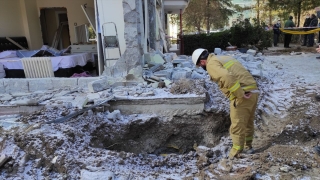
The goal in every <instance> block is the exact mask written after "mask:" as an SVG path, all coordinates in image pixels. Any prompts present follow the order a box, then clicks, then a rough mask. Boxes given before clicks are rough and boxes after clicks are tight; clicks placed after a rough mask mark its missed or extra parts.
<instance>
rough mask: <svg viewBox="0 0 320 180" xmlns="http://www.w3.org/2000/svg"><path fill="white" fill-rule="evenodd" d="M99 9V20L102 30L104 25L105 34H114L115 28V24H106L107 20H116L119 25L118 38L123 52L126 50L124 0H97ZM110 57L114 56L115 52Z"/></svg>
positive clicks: (117, 25)
mask: <svg viewBox="0 0 320 180" xmlns="http://www.w3.org/2000/svg"><path fill="white" fill-rule="evenodd" d="M97 3H98V11H99V21H100V30H101V32H102V29H103V28H102V26H104V34H105V35H114V34H115V30H114V26H113V24H105V25H103V24H104V23H106V22H114V23H115V24H116V27H117V32H118V39H119V44H120V49H121V53H122V54H123V53H124V52H125V50H126V42H125V39H124V15H123V5H122V0H97ZM110 53H111V54H112V55H110V57H114V56H116V55H113V53H116V54H118V52H117V51H116V50H115V52H110Z"/></svg>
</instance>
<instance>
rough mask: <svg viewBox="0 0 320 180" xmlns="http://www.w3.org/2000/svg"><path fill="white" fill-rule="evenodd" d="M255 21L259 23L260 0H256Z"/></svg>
mask: <svg viewBox="0 0 320 180" xmlns="http://www.w3.org/2000/svg"><path fill="white" fill-rule="evenodd" d="M257 22H258V24H260V0H257Z"/></svg>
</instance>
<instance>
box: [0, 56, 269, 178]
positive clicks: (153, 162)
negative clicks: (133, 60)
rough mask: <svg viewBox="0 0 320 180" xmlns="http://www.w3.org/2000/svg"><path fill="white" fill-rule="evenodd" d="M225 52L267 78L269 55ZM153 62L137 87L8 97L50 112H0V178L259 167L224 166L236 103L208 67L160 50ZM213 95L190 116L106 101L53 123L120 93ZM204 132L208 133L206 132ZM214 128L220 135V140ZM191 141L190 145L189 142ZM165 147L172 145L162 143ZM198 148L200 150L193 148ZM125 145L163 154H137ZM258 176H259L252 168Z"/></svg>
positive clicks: (184, 173) (201, 173)
mask: <svg viewBox="0 0 320 180" xmlns="http://www.w3.org/2000/svg"><path fill="white" fill-rule="evenodd" d="M219 55H231V56H233V57H235V58H236V59H238V60H239V61H240V62H242V63H243V64H244V65H245V66H246V67H247V68H248V69H249V71H250V72H251V73H252V74H253V75H254V76H257V77H258V78H259V77H261V76H262V71H261V62H262V61H263V59H264V57H263V56H261V54H259V53H258V54H256V53H255V52H254V51H248V53H246V54H243V53H240V52H236V51H229V52H221V53H220V54H219ZM145 60H146V63H145V66H144V70H143V79H145V82H135V83H133V84H132V86H121V83H120V85H116V83H115V84H108V85H106V84H105V82H106V81H105V80H104V79H101V80H98V81H96V82H93V83H91V85H93V86H91V87H92V89H91V90H90V86H89V88H88V89H86V88H80V87H77V88H64V89H57V90H51V91H37V92H33V93H11V94H1V95H0V103H1V104H2V105H5V106H42V107H43V109H38V110H37V111H36V112H35V113H33V114H30V115H23V116H20V115H6V116H2V117H0V119H1V121H2V120H3V119H4V121H2V122H1V126H2V130H3V131H2V133H1V134H2V137H3V138H0V151H2V156H1V157H0V167H3V170H2V173H1V175H0V177H3V178H7V179H14V178H17V177H27V178H31V179H36V178H38V179H39V178H40V179H41V178H43V177H50V178H53V179H54V178H56V179H77V178H80V179H83V180H84V179H89V178H92V177H97V176H101V177H103V178H105V179H108V178H113V179H121V178H128V179H130V178H140V177H145V178H152V179H156V178H160V179H161V178H162V179H163V178H171V179H181V178H182V177H190V178H209V179H211V178H215V177H217V176H219V175H221V174H228V173H229V172H230V171H239V172H240V171H241V169H242V168H243V166H248V165H252V162H249V163H243V162H241V163H240V165H236V166H233V169H232V168H230V167H225V166H227V164H226V163H225V164H223V162H224V161H223V162H222V163H219V164H218V163H217V162H219V160H220V159H222V158H223V157H225V156H226V154H227V153H228V152H227V151H228V150H229V148H230V143H231V141H230V139H228V138H222V139H221V136H223V135H226V134H227V127H228V125H229V124H228V121H227V120H226V117H228V114H227V113H226V112H227V111H228V108H229V107H228V106H229V105H228V101H227V100H226V99H225V97H224V96H223V94H222V93H221V92H220V91H219V89H218V87H217V85H216V84H215V83H213V82H211V81H210V79H209V76H208V74H207V72H206V71H204V70H203V69H202V68H197V67H195V66H194V65H193V63H192V61H191V59H190V57H188V56H177V55H176V54H174V53H166V54H162V53H161V52H159V51H154V52H152V53H150V58H146V59H145ZM248 62H250V63H248ZM133 75H134V74H133ZM127 77H128V76H127ZM260 82H261V81H260V80H259V81H258V83H260ZM92 91H93V92H92ZM205 93H206V94H207V97H208V99H207V101H206V102H205V106H204V108H205V111H206V112H205V113H204V112H201V113H199V112H198V113H195V114H193V115H188V116H186V115H179V116H173V114H166V116H163V115H162V116H159V115H157V114H149V115H148V114H130V115H124V114H123V113H122V112H121V111H119V110H114V111H108V110H106V109H108V108H107V106H108V105H107V104H105V105H104V106H102V107H98V108H95V109H92V110H87V111H86V112H85V113H83V114H81V115H79V116H78V117H75V118H73V119H72V120H71V121H68V123H48V122H50V121H52V120H55V119H59V118H61V117H62V118H63V117H67V116H69V115H71V114H73V113H75V112H77V111H79V110H80V109H84V110H86V108H88V107H91V106H93V105H97V104H99V103H101V102H103V101H104V100H107V99H108V98H113V97H114V99H115V100H116V101H120V100H133V99H138V100H142V99H157V98H158V99H162V98H168V97H174V98H177V97H187V98H190V99H191V98H192V97H200V96H201V95H202V94H205ZM158 101H160V100H158ZM174 101H176V99H174ZM190 101H192V100H190ZM165 105H166V104H165ZM105 107H106V109H104V108H105ZM212 112H214V113H212ZM213 117H214V119H215V120H214V121H212V118H213ZM4 122H5V123H6V124H5V123H4ZM14 127H15V128H14ZM204 132H205V133H206V134H205V135H203V134H202V133H204ZM212 132H217V133H219V134H218V136H217V137H214V135H213V133H212ZM194 137H197V140H199V141H200V142H203V141H207V142H209V143H208V144H210V145H211V146H215V147H214V148H207V147H203V146H198V144H197V143H194V142H193V141H192V138H194ZM186 142H187V144H188V146H186V144H183V143H186ZM164 144H166V147H163V148H162V147H161V145H164ZM192 145H193V149H194V150H193V151H190V152H189V153H188V151H189V150H190V148H192ZM158 146H160V148H159V147H158ZM190 146H191V147H190ZM121 149H123V150H129V149H131V152H139V151H141V150H144V151H145V152H157V154H146V153H145V152H144V153H130V152H128V151H127V152H124V151H121ZM117 150H119V151H117ZM163 152H168V154H163ZM169 152H173V153H170V154H169ZM180 152H182V153H186V154H180ZM221 164H222V165H221ZM243 164H244V165H243ZM231 167H232V165H231ZM129 169H130V173H128V172H129ZM214 169H216V170H214ZM208 170H209V172H207V171H208ZM241 172H242V171H241ZM250 174H251V176H252V175H253V173H252V172H250Z"/></svg>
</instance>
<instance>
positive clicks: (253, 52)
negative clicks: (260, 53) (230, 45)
mask: <svg viewBox="0 0 320 180" xmlns="http://www.w3.org/2000/svg"><path fill="white" fill-rule="evenodd" d="M256 53H257V51H256V50H253V49H249V50H248V51H247V54H250V55H252V56H254V55H256Z"/></svg>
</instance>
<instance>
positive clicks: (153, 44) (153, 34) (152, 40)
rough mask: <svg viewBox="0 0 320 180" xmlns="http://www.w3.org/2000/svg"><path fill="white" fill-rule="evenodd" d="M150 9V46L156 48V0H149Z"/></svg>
mask: <svg viewBox="0 0 320 180" xmlns="http://www.w3.org/2000/svg"><path fill="white" fill-rule="evenodd" d="M148 10H149V45H150V48H152V49H156V42H157V37H156V32H157V30H156V28H157V17H156V2H155V0H150V1H149V2H148Z"/></svg>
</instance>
